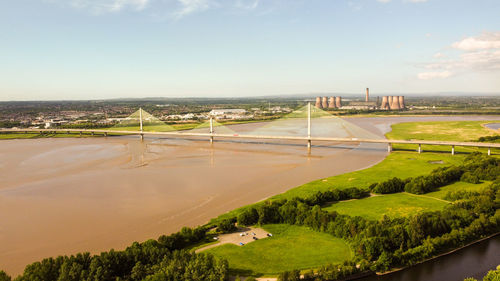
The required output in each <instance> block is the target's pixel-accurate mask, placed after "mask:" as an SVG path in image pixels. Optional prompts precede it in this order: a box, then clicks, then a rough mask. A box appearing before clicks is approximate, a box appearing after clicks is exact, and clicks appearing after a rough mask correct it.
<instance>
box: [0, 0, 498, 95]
mask: <svg viewBox="0 0 500 281" xmlns="http://www.w3.org/2000/svg"><path fill="white" fill-rule="evenodd" d="M366 87H369V88H370V92H371V93H372V94H377V93H428V95H433V94H435V93H438V92H457V93H458V92H460V93H463V92H473V93H500V1H498V0H474V1H472V0H2V1H0V100H4V101H5V100H58V99H66V100H69V99H107V98H127V97H135V98H141V97H242V96H264V95H291V94H307V93H353V94H356V93H359V94H362V93H363V92H364V89H365V88H366Z"/></svg>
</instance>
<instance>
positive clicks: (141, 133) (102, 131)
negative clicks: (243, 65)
mask: <svg viewBox="0 0 500 281" xmlns="http://www.w3.org/2000/svg"><path fill="white" fill-rule="evenodd" d="M140 116H141V118H140V127H139V128H140V129H139V130H138V131H128V130H109V129H33V128H29V129H0V133H29V132H35V133H40V134H44V133H67V134H71V133H77V134H80V135H82V134H90V135H96V134H101V135H104V136H108V135H112V134H113V135H138V136H140V138H141V140H143V139H144V136H148V135H158V136H168V137H206V138H207V139H209V140H210V142H213V140H214V139H215V138H230V139H261V140H264V139H267V140H289V141H304V142H306V143H307V147H308V148H311V144H312V142H342V143H383V144H387V151H388V152H391V151H392V145H393V144H412V145H418V152H419V153H421V152H423V150H422V145H441V146H450V147H451V154H455V147H481V148H487V149H488V155H491V149H492V148H500V143H484V142H458V141H434V140H389V139H368V138H336V137H313V136H311V105H310V104H309V105H308V118H307V136H280V135H251V134H220V133H216V132H215V131H214V126H213V119H210V128H209V132H208V133H202V132H192V131H175V132H150V131H144V130H143V126H142V109H140Z"/></svg>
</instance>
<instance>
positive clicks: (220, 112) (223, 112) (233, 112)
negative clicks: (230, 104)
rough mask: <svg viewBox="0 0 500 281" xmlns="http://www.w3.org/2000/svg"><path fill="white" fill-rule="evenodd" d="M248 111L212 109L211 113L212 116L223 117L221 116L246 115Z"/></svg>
mask: <svg viewBox="0 0 500 281" xmlns="http://www.w3.org/2000/svg"><path fill="white" fill-rule="evenodd" d="M246 113H247V111H246V110H244V109H212V111H210V115H212V116H221V115H237V114H240V115H241V114H246Z"/></svg>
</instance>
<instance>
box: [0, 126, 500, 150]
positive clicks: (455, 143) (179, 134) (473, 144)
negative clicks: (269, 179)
mask: <svg viewBox="0 0 500 281" xmlns="http://www.w3.org/2000/svg"><path fill="white" fill-rule="evenodd" d="M24 132H60V133H65V132H76V133H80V132H81V133H94V134H95V133H101V134H120V135H141V136H144V135H163V136H177V137H183V136H194V137H208V138H210V137H212V138H240V139H277V140H303V141H335V142H355V143H385V144H418V145H422V144H425V145H446V146H469V147H487V148H500V143H484V142H458V141H429V140H389V139H364V138H328V137H307V136H304V137H301V136H270V135H245V134H243V135H240V134H217V133H196V132H179V131H176V132H146V131H143V132H141V131H118V130H100V129H0V133H24Z"/></svg>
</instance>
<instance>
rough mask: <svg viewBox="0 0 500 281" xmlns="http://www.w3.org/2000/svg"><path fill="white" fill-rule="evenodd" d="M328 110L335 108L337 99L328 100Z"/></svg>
mask: <svg viewBox="0 0 500 281" xmlns="http://www.w3.org/2000/svg"><path fill="white" fill-rule="evenodd" d="M328 108H335V97H330V99H329V100H328Z"/></svg>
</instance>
